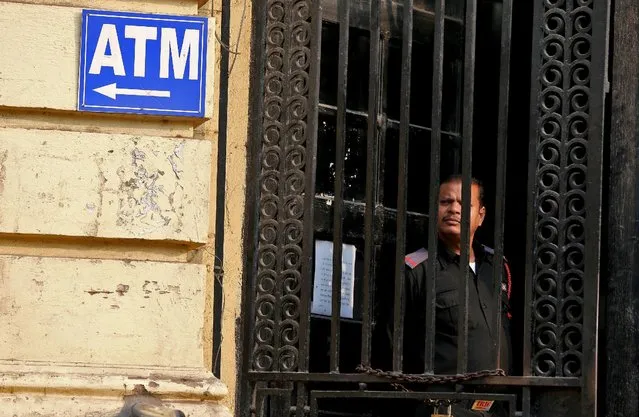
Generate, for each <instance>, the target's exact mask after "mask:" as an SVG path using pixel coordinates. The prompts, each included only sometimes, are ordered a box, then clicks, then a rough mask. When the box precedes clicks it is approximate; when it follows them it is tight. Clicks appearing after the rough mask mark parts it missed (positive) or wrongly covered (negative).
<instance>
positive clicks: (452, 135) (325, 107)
mask: <svg viewBox="0 0 639 417" xmlns="http://www.w3.org/2000/svg"><path fill="white" fill-rule="evenodd" d="M317 106H318V110H319V112H320V113H321V114H326V115H328V116H335V115H336V114H337V106H333V105H331V104H326V103H319V104H318V105H317ZM346 114H347V115H350V116H360V117H362V118H367V117H368V113H367V112H365V111H361V110H352V109H346ZM386 122H387V123H388V124H389V125H391V126H398V125H399V120H395V119H387V120H386ZM409 127H410V128H411V129H416V130H424V131H426V132H431V131H432V130H433V129H431V128H430V127H427V126H422V125H416V124H414V123H411V124H409ZM441 133H442V136H446V137H447V138H448V139H459V138H461V134H460V133H459V132H449V131H446V130H442V132H441Z"/></svg>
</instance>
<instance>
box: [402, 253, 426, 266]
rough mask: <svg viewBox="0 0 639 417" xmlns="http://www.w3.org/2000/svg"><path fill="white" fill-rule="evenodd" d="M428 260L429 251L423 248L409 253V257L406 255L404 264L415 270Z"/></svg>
mask: <svg viewBox="0 0 639 417" xmlns="http://www.w3.org/2000/svg"><path fill="white" fill-rule="evenodd" d="M427 259H428V250H426V248H421V249H418V250H416V251H415V252H413V253H409V254H408V255H406V256H405V257H404V262H405V263H406V265H408V266H409V267H410V269H415V268H416V267H417V265H419V264H421V263H422V262H425V261H426V260H427Z"/></svg>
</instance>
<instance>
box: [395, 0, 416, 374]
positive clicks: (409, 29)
mask: <svg viewBox="0 0 639 417" xmlns="http://www.w3.org/2000/svg"><path fill="white" fill-rule="evenodd" d="M403 7H404V20H403V27H402V80H401V93H400V94H401V102H400V103H401V104H400V117H399V118H400V122H399V152H398V153H399V162H398V176H397V234H396V236H397V242H396V246H395V299H394V308H393V312H394V317H393V319H394V320H393V370H394V371H401V370H402V352H403V346H404V343H403V327H404V301H405V300H404V255H405V252H406V204H407V198H406V197H407V190H406V188H407V185H408V184H407V183H408V181H407V180H408V140H409V136H410V126H409V122H410V77H411V60H412V47H413V0H404V3H403Z"/></svg>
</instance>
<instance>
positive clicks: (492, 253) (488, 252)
mask: <svg viewBox="0 0 639 417" xmlns="http://www.w3.org/2000/svg"><path fill="white" fill-rule="evenodd" d="M481 247H482V249H484V252H486V253H487V254H489V255H494V254H495V249H493V248H489V247H488V246H486V245H481Z"/></svg>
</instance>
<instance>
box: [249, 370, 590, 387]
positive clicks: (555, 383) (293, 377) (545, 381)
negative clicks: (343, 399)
mask: <svg viewBox="0 0 639 417" xmlns="http://www.w3.org/2000/svg"><path fill="white" fill-rule="evenodd" d="M248 378H249V379H251V380H270V381H307V382H311V381H313V382H362V383H375V382H377V383H379V382H391V381H390V380H389V379H388V378H384V377H380V376H375V375H367V374H358V373H355V374H346V373H344V374H340V373H306V372H249V373H248ZM462 385H507V386H522V387H580V386H581V379H580V378H573V377H539V376H491V377H486V378H481V379H476V380H474V381H466V382H464V383H463V384H462Z"/></svg>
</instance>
